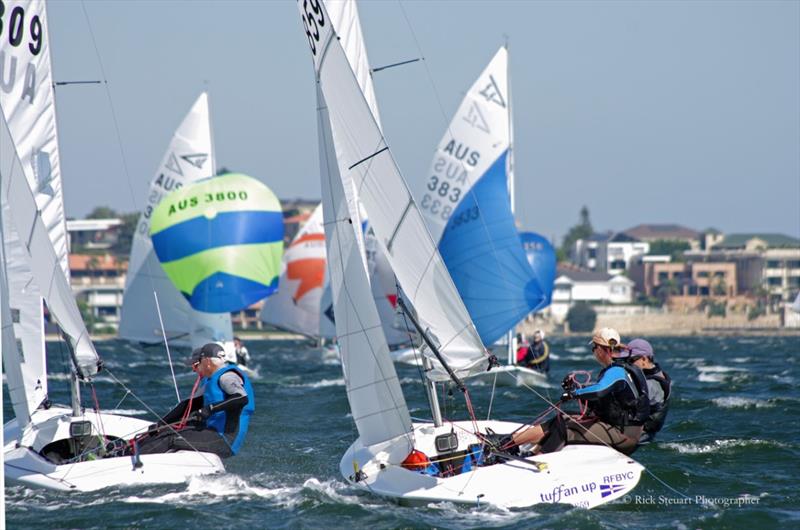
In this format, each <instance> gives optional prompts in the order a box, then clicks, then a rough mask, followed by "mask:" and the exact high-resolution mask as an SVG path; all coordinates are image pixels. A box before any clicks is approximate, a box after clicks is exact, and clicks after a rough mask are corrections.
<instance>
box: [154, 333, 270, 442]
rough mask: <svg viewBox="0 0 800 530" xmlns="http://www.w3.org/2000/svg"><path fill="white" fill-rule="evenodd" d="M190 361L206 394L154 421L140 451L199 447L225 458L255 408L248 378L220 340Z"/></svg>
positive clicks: (190, 400) (188, 400)
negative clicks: (229, 361)
mask: <svg viewBox="0 0 800 530" xmlns="http://www.w3.org/2000/svg"><path fill="white" fill-rule="evenodd" d="M190 364H191V367H192V370H194V371H195V372H197V375H198V378H200V380H199V383H200V384H201V386H202V388H203V393H202V396H199V395H193V396H192V397H190V398H189V399H186V400H184V401H182V402H180V403H179V404H178V406H176V407H175V408H174V409H172V410H171V411H170V412H168V413H167V414H166V415H164V417H163V418H161V420H160V421H159V422H158V423H157V424H154V425H151V426H150V429H149V432H150V434H151V436H149V437H146V438H143V439H142V440H140V442H139V448H138V451H139V453H140V454H151V453H165V452H171V451H179V450H196V451H203V452H210V453H215V454H217V455H218V456H220V457H221V458H227V457H229V456H232V455H235V454H236V453H238V452H239V450H240V449H241V447H242V443H243V442H244V437H245V435H246V434H247V429H248V427H249V425H250V416H252V414H253V412H254V411H255V397H254V393H253V387H252V385H251V384H250V380H249V379H248V377H247V375H246V374H245V373H243V372H242V371H241V370H239V368H238V367H236V366H235V365H229V364H226V363H225V349H224V348H223V347H222V346H220V345H219V344H217V343H213V342H210V343H208V344H206V345H205V346H203V347H202V348H197V349H196V350H194V351H193V352H192V356H191V359H190ZM197 386H198V384H195V387H197Z"/></svg>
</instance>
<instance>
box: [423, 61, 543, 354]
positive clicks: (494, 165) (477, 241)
mask: <svg viewBox="0 0 800 530" xmlns="http://www.w3.org/2000/svg"><path fill="white" fill-rule="evenodd" d="M509 109H510V99H509V93H508V53H507V51H506V49H505V48H500V50H499V51H498V52H497V53H496V54H495V56H494V58H493V59H492V61H491V62H490V63H489V65H488V66H487V67H486V68H485V69H484V71H483V72H482V73H481V75H480V77H478V80H477V81H475V83H474V84H473V85H472V87H471V88H470V89H469V91H468V92H467V95H466V97H465V98H464V100H463V101H462V103H461V106H460V107H459V108H458V111H456V114H455V117H454V118H453V121H452V122H451V123H450V125H449V127H448V128H447V132H446V133H445V135H444V137H443V138H442V141H441V143H440V144H439V148H438V149H437V151H436V154H435V155H434V157H433V162H432V163H431V168H430V171H428V173H424V174H419V175H416V176H411V177H409V186H411V187H412V189H413V191H414V196H415V198H416V199H417V200H418V204H419V206H420V211H421V212H422V214H423V216H424V217H425V223H426V224H427V226H428V228H429V230H430V231H431V235H432V236H433V238H434V240H435V241H437V242H438V248H439V252H440V253H441V255H442V259H444V262H445V264H446V265H447V270H448V271H449V272H450V275H451V276H452V278H453V282H454V283H455V285H456V287H457V288H458V292H459V294H460V295H461V297H462V299H463V300H464V305H465V306H466V307H467V310H468V311H469V315H470V317H471V318H472V321H473V322H474V323H475V327H476V328H477V329H478V333H480V336H481V340H482V341H483V343H484V344H492V343H494V342H495V341H496V340H497V339H499V338H500V337H502V336H503V335H504V334H506V332H508V331H509V330H510V329H512V328H513V327H514V326H515V325H516V324H517V322H519V321H520V320H522V319H523V318H524V317H525V316H526V315H527V314H528V313H530V312H531V311H534V310H536V309H537V308H539V307H542V304H543V303H544V300H545V296H544V294H543V293H542V288H541V286H540V285H539V283H538V281H537V279H536V277H535V276H534V274H533V272H532V270H531V268H530V267H529V266H528V263H527V259H526V257H525V251H524V250H523V249H522V245H521V244H520V240H519V236H518V234H517V229H516V226H515V223H514V215H513V212H512V209H511V197H510V194H509V187H510V185H509V182H510V178H511V172H510V171H509V168H510V166H511V160H510V158H511V121H510V112H509Z"/></svg>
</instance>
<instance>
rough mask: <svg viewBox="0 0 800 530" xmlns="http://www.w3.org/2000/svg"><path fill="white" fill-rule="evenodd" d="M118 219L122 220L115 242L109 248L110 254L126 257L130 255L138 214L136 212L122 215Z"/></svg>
mask: <svg viewBox="0 0 800 530" xmlns="http://www.w3.org/2000/svg"><path fill="white" fill-rule="evenodd" d="M119 218H120V219H122V225H121V226H120V227H119V235H118V237H117V242H116V243H114V246H113V247H111V252H113V253H114V254H116V255H117V256H128V255H130V253H131V245H133V236H134V234H135V233H136V226H137V225H138V224H139V214H138V213H136V212H133V213H124V214H122V215H120V216H119Z"/></svg>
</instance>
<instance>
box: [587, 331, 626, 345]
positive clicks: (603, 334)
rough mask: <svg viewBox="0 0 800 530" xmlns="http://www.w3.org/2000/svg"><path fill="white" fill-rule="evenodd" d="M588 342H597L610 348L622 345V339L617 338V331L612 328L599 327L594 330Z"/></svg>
mask: <svg viewBox="0 0 800 530" xmlns="http://www.w3.org/2000/svg"><path fill="white" fill-rule="evenodd" d="M589 344H590V345H591V344H598V345H600V346H608V347H610V348H619V347H620V346H622V345H623V344H622V340H620V338H619V333H617V330H616V329H614V328H601V329H598V330H597V331H595V332H594V334H593V335H592V340H591V341H589Z"/></svg>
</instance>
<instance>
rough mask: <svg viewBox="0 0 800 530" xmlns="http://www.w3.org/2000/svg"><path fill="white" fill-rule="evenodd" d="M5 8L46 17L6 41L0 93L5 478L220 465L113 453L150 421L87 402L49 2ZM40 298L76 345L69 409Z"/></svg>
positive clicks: (84, 339)
mask: <svg viewBox="0 0 800 530" xmlns="http://www.w3.org/2000/svg"><path fill="white" fill-rule="evenodd" d="M5 7H6V9H7V12H13V13H16V14H17V16H19V17H21V19H24V18H25V17H30V20H38V21H39V22H40V23H41V25H40V26H39V25H33V24H32V25H31V26H30V27H31V28H33V27H36V28H38V29H37V33H36V35H32V37H35V40H36V44H37V46H33V45H31V46H30V47H29V46H27V45H26V46H20V47H14V46H11V45H9V44H8V40H7V39H5V40H3V41H2V42H0V56H3V57H5V59H6V63H5V64H8V65H11V68H12V71H11V73H10V74H9V77H8V78H7V81H9V83H10V85H8V86H6V87H4V90H3V91H0V155H2V156H0V203H1V204H2V213H0V313H1V315H0V316H1V317H2V327H1V328H0V339H1V340H2V355H3V367H4V370H5V374H6V381H7V385H8V394H9V397H10V400H11V405H12V408H13V410H14V416H15V418H14V419H13V420H11V421H9V422H7V423H6V424H5V425H4V426H3V444H4V445H3V460H4V467H3V476H4V477H5V479H6V480H7V481H8V482H18V483H22V484H25V485H27V486H36V487H45V488H51V489H57V490H73V491H92V490H96V489H99V488H103V487H106V486H111V485H114V486H119V485H129V484H143V483H148V484H158V483H174V482H180V481H184V480H187V479H188V478H189V477H191V476H194V475H200V474H210V473H219V472H222V471H224V468H223V466H222V462H221V461H220V459H219V458H218V457H217V456H216V455H214V454H209V453H199V452H190V451H182V452H177V453H169V454H159V455H152V456H141V457H140V458H137V457H136V456H133V457H130V456H112V455H116V454H118V453H116V452H108V451H107V449H108V448H107V444H108V443H109V442H110V443H112V444H114V443H116V444H121V445H124V444H125V443H128V442H129V441H130V440H131V439H132V438H133V437H134V436H135V435H136V434H138V433H140V432H142V431H144V430H146V428H147V426H148V422H146V421H144V420H141V419H137V418H130V417H126V416H121V415H116V414H105V413H98V412H96V411H95V412H89V411H86V410H84V408H83V407H82V406H81V402H80V388H79V385H80V383H81V382H91V381H92V379H93V377H94V376H95V375H96V374H97V373H98V372H99V371H100V370H101V369H102V361H101V360H100V358H99V356H98V355H97V352H96V351H95V348H94V345H93V344H92V342H91V340H90V338H89V333H88V331H87V329H86V327H85V325H84V323H83V321H82V319H81V315H80V311H79V310H78V306H77V304H76V302H75V299H74V298H73V295H72V291H71V288H70V286H69V281H68V277H69V267H68V265H67V263H68V262H67V254H66V252H67V250H66V242H65V231H64V214H63V200H62V196H61V178H60V170H59V157H58V138H57V133H56V122H55V106H54V97H53V84H52V74H51V67H50V49H49V39H48V31H47V17H46V9H45V5H44V2H42V1H36V0H33V1H26V0H13V1H11V2H10V3H9V2H8V1H6V2H5ZM20 27H28V26H22V25H21V26H20ZM14 68H16V71H14V70H13V69H14ZM34 95H35V97H34ZM43 302H46V304H47V308H48V310H49V312H50V316H51V318H52V320H53V322H54V323H55V324H57V325H58V327H59V329H60V331H61V333H62V334H63V335H64V340H65V342H66V343H67V346H68V348H69V352H70V359H71V384H70V389H71V393H72V404H71V405H72V406H71V407H70V408H66V407H59V406H54V405H52V404H51V403H50V400H49V398H48V392H47V388H48V385H47V368H46V358H45V341H44V313H43V307H44V306H43ZM134 454H135V451H134Z"/></svg>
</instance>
